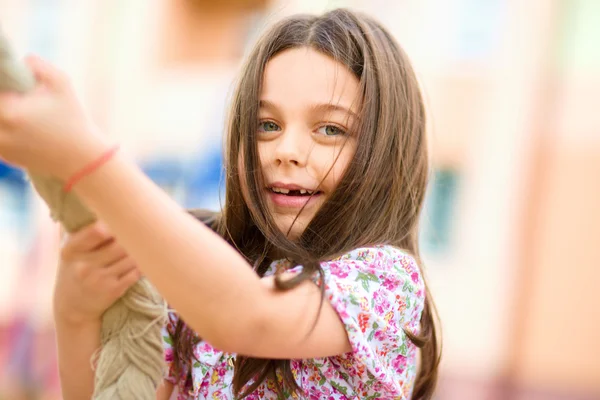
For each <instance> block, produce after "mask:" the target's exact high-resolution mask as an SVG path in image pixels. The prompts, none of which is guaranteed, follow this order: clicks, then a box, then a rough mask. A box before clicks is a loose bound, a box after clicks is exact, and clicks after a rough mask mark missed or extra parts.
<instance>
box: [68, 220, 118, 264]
mask: <svg viewBox="0 0 600 400" xmlns="http://www.w3.org/2000/svg"><path fill="white" fill-rule="evenodd" d="M112 240H114V238H113V237H112V235H111V234H110V232H109V231H108V229H107V228H106V226H105V225H104V224H102V223H101V222H97V223H94V224H92V225H90V226H87V227H85V228H82V229H81V230H79V231H77V232H75V233H72V234H69V235H68V236H67V237H66V239H65V242H64V244H63V247H62V250H61V257H62V258H64V259H68V258H71V257H73V256H74V255H76V254H81V253H86V252H90V251H93V250H95V249H97V248H99V247H101V246H102V245H104V244H106V243H107V242H110V241H112Z"/></svg>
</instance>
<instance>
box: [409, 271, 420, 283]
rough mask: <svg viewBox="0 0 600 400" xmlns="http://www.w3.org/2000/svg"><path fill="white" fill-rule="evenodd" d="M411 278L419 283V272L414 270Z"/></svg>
mask: <svg viewBox="0 0 600 400" xmlns="http://www.w3.org/2000/svg"><path fill="white" fill-rule="evenodd" d="M410 278H411V279H412V281H413V282H414V283H419V274H418V273H417V272H413V273H412V274H411V275H410Z"/></svg>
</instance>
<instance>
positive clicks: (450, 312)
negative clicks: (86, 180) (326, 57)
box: [0, 0, 600, 400]
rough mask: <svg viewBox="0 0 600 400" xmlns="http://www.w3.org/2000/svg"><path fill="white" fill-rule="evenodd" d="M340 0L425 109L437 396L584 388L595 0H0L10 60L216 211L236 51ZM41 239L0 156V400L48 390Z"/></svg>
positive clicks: (568, 394) (599, 31) (568, 395)
mask: <svg viewBox="0 0 600 400" xmlns="http://www.w3.org/2000/svg"><path fill="white" fill-rule="evenodd" d="M339 6H346V7H351V8H354V9H358V10H362V11H366V12H369V13H371V14H373V15H374V16H375V17H377V18H378V19H380V20H381V21H382V22H383V23H384V24H386V26H387V27H388V28H389V29H390V31H391V32H392V33H393V34H394V35H395V36H396V37H397V39H398V40H399V42H400V43H401V45H402V46H403V47H404V48H405V50H406V51H407V52H408V54H409V56H410V57H411V59H412V60H413V63H414V66H415V68H416V70H417V72H418V75H419V78H420V80H421V83H422V86H423V90H424V94H425V97H426V102H427V106H428V108H429V118H430V135H431V148H432V161H433V172H432V180H431V185H430V189H429V192H428V197H427V206H426V210H425V212H424V216H423V232H422V248H423V252H424V258H425V261H426V273H427V275H428V278H429V282H430V286H431V289H432V292H433V295H434V298H435V301H436V303H437V307H438V309H439V313H440V316H441V319H442V329H443V340H444V347H443V354H444V356H443V362H442V371H441V380H440V385H439V390H438V394H437V397H436V398H437V399H440V400H446V399H565V400H566V399H570V400H583V399H600V340H599V339H600V296H599V295H598V293H599V292H600V177H599V175H600V110H599V106H600V96H599V94H598V93H600V1H599V0H345V1H342V0H340V1H323V0H223V1H212V0H128V1H120V0H84V1H81V0H0V24H1V25H2V29H3V31H4V32H5V33H6V35H7V36H8V37H9V38H10V39H11V41H12V42H13V44H14V45H15V48H16V49H17V50H18V52H19V54H21V55H23V54H25V53H28V52H35V53H38V54H40V55H42V56H44V57H47V58H48V59H50V60H52V61H53V62H54V63H56V64H58V65H59V66H60V67H61V68H63V69H65V70H66V71H67V72H68V73H69V75H70V76H71V77H72V79H73V81H74V83H75V85H76V88H77V90H78V91H79V93H80V95H81V97H82V99H84V101H85V103H86V105H87V107H88V109H89V110H90V112H91V113H92V115H93V117H94V119H95V120H96V121H97V123H98V124H99V125H100V126H101V127H102V128H103V130H104V131H105V132H106V133H107V135H110V136H112V137H115V138H117V139H118V140H119V141H121V142H122V143H123V144H124V146H125V151H127V152H129V153H130V154H131V155H132V156H133V157H135V158H136V160H138V161H139V163H140V165H141V166H142V167H143V168H144V170H145V171H146V172H147V174H148V175H149V176H150V177H151V178H152V179H153V180H154V181H155V182H156V183H157V184H159V185H160V186H161V187H163V188H164V189H165V190H167V191H168V192H169V193H170V194H171V195H172V196H173V198H175V199H176V200H177V201H178V202H179V203H180V204H182V205H183V206H185V207H206V208H211V209H215V210H216V209H218V208H219V193H220V192H221V191H222V189H223V188H222V185H221V182H220V173H221V160H222V159H221V144H222V133H223V126H224V121H225V110H226V105H227V100H228V96H229V95H230V94H231V91H232V88H233V86H232V84H233V80H234V79H235V76H236V73H237V72H238V70H239V67H240V62H241V60H242V57H243V55H244V53H245V52H246V51H247V50H248V46H249V45H251V44H252V43H253V41H254V40H255V38H256V35H257V34H258V33H259V32H261V31H262V30H263V29H264V28H265V27H266V26H267V25H268V24H270V23H272V22H274V21H276V20H277V19H279V18H281V17H283V16H285V15H289V14H292V13H296V12H322V11H325V10H327V9H330V8H334V7H339ZM58 246H59V242H58V227H57V226H56V224H55V223H53V222H52V221H51V220H50V218H49V215H48V210H47V209H46V208H45V206H44V204H42V203H41V201H40V200H39V199H38V198H37V196H36V195H35V193H33V192H32V190H31V189H30V187H29V186H28V184H27V182H26V181H25V179H24V176H23V175H22V173H21V172H20V171H17V170H14V169H11V168H10V167H9V166H7V165H3V164H1V163H0V399H7V400H8V399H10V400H13V399H46V400H50V399H52V400H54V399H60V388H59V384H58V379H57V367H56V353H55V347H54V337H53V323H52V307H51V297H52V286H53V279H54V272H55V268H56V262H57V251H58Z"/></svg>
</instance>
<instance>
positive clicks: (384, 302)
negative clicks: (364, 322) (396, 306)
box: [373, 290, 390, 315]
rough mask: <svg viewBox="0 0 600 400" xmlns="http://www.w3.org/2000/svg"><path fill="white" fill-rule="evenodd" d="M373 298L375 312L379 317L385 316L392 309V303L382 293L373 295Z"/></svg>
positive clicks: (377, 292)
mask: <svg viewBox="0 0 600 400" xmlns="http://www.w3.org/2000/svg"><path fill="white" fill-rule="evenodd" d="M373 298H374V300H375V311H376V312H377V314H379V315H383V314H385V313H386V312H387V310H389V309H390V301H389V300H388V298H387V296H385V295H384V294H383V293H381V291H379V290H378V291H376V292H375V293H373Z"/></svg>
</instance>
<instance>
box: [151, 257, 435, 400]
mask: <svg viewBox="0 0 600 400" xmlns="http://www.w3.org/2000/svg"><path fill="white" fill-rule="evenodd" d="M286 263H287V261H284V260H281V261H275V262H273V264H271V266H270V268H269V271H268V272H267V274H266V275H271V274H273V273H274V272H275V271H276V270H278V269H279V268H286ZM321 266H322V268H323V270H324V272H325V275H324V278H325V279H324V281H325V294H326V297H327V299H328V300H329V302H330V303H331V304H332V306H333V307H334V309H335V310H336V311H337V313H338V315H339V317H340V319H341V320H342V322H343V323H344V325H345V327H346V332H347V334H348V338H349V340H350V343H351V345H352V351H351V352H349V353H346V354H343V355H339V356H335V357H327V358H315V359H303V360H292V361H291V368H292V373H293V375H294V377H295V379H296V381H297V383H298V385H299V386H300V388H302V390H303V392H304V395H303V396H302V397H300V395H296V394H286V398H307V399H327V400H345V399H410V397H411V392H412V388H413V384H414V381H415V376H416V372H417V348H416V346H415V345H414V344H413V343H412V342H411V341H410V339H409V338H408V337H407V335H406V333H405V331H404V330H407V331H409V332H411V333H413V334H418V333H419V329H420V327H419V326H420V325H419V321H420V319H421V313H422V311H423V306H424V299H425V287H424V283H423V279H422V276H421V273H420V271H419V268H418V266H417V264H416V262H415V260H414V259H413V258H412V257H411V256H410V255H408V254H406V253H405V252H403V251H401V250H398V249H396V248H394V247H392V246H376V247H369V248H359V249H356V250H353V251H351V252H350V253H348V254H345V255H343V256H341V257H338V258H336V259H334V260H332V261H328V262H323V263H322V264H321ZM296 268H298V269H299V268H301V267H296ZM296 268H294V270H295V269H296ZM292 271H293V270H292ZM176 323H177V316H176V315H175V314H171V315H170V318H169V322H168V324H167V326H165V328H164V329H163V336H164V346H165V358H166V360H167V364H168V367H169V373H168V376H167V377H166V379H167V380H168V381H170V382H172V383H173V384H175V385H176V386H177V390H178V393H179V395H178V397H177V399H178V400H193V399H211V400H225V399H227V400H229V399H233V398H234V397H233V393H232V384H231V383H232V378H233V363H232V362H231V360H232V356H234V355H232V354H228V353H224V352H222V351H220V350H218V349H215V348H214V347H212V346H211V345H210V344H209V343H207V342H205V341H200V342H199V343H198V344H197V345H196V346H195V348H194V354H195V357H196V359H194V360H192V363H191V365H190V367H191V368H192V371H191V376H192V380H191V383H190V384H189V385H187V386H185V383H184V382H186V379H184V377H185V376H186V375H187V373H188V372H189V371H185V370H184V371H182V374H181V375H180V376H174V373H173V368H172V367H173V366H172V360H173V348H172V347H171V345H172V340H171V337H170V335H169V332H173V331H174V327H175V324H176ZM276 398H277V396H276V392H275V382H272V381H269V380H267V381H265V382H264V383H263V384H262V385H261V386H259V387H258V388H257V389H256V390H255V391H254V392H253V393H252V394H251V395H249V396H248V397H247V398H246V399H247V400H257V399H276Z"/></svg>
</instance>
